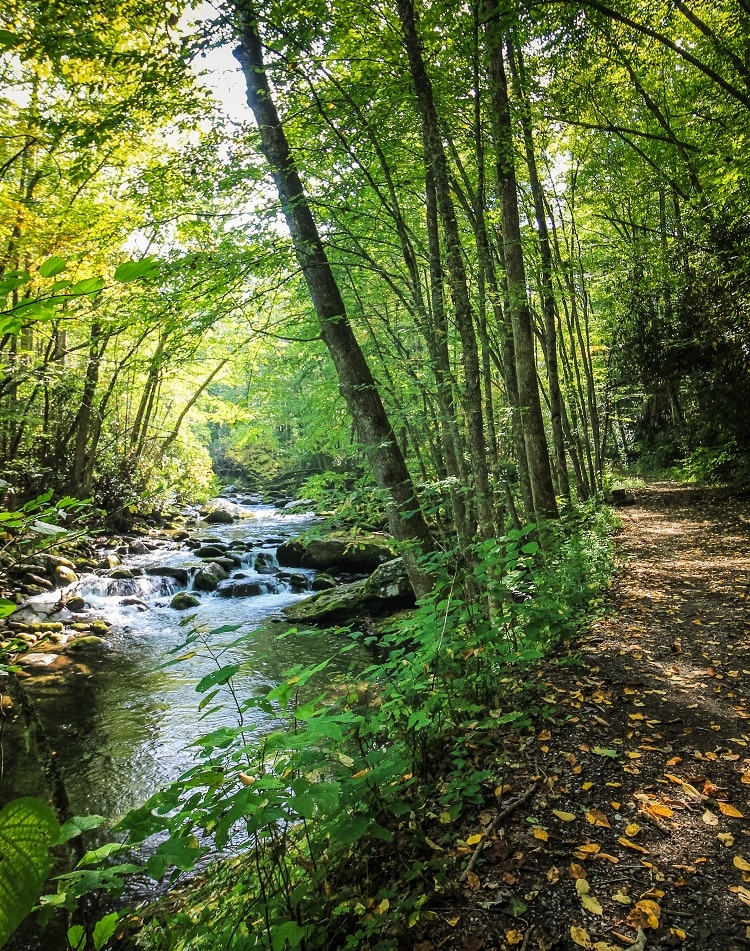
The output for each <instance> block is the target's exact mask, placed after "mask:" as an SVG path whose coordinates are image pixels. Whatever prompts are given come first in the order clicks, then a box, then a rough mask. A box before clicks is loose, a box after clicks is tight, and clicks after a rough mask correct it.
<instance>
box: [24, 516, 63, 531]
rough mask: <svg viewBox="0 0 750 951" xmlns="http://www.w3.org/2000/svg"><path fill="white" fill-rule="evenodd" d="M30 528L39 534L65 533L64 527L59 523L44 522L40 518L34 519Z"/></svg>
mask: <svg viewBox="0 0 750 951" xmlns="http://www.w3.org/2000/svg"><path fill="white" fill-rule="evenodd" d="M29 528H30V529H31V531H32V532H37V533H38V534H39V535H59V534H61V533H62V534H65V529H64V528H61V527H60V526H59V525H52V524H51V523H50V522H42V521H41V520H40V519H36V520H35V521H33V522H32V523H31V525H30V526H29Z"/></svg>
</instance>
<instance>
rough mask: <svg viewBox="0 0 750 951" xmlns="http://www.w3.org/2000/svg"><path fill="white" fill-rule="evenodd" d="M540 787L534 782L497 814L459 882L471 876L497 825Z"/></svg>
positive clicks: (484, 833) (483, 834)
mask: <svg viewBox="0 0 750 951" xmlns="http://www.w3.org/2000/svg"><path fill="white" fill-rule="evenodd" d="M538 788H539V783H538V782H536V783H532V784H531V786H529V788H528V789H527V790H526V792H525V793H522V794H521V795H520V796H518V797H517V798H516V799H513V800H512V801H511V802H509V803H508V805H507V806H506V807H505V808H504V809H503V810H501V811H500V812H498V814H497V815H496V816H495V818H494V819H493V820H492V822H491V823H490V824H489V825H488V826H487V828H486V829H485V831H484V832H483V833H482V838H481V839H480V840H479V842H478V843H477V847H476V848H475V849H474V854H473V855H472V857H471V858H470V859H469V864H468V865H467V866H466V868H465V869H464V870H463V872H462V873H461V877H460V878H459V882H465V881H466V879H467V878H468V877H469V872H471V871H472V870H473V868H474V866H475V865H476V864H477V862H478V861H479V856H480V855H481V853H482V849H483V848H484V843H485V842H486V841H487V839H488V838H489V837H490V836H491V835H492V833H493V832H494V831H495V829H497V827H498V826H499V825H500V824H501V823H502V822H504V821H505V820H506V819H507V818H508V816H509V815H511V813H513V812H515V811H516V809H518V807H519V806H522V805H523V804H524V803H525V802H528V800H529V799H531V797H532V796H533V795H534V793H535V792H536V791H537V789H538Z"/></svg>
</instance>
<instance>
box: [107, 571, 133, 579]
mask: <svg viewBox="0 0 750 951" xmlns="http://www.w3.org/2000/svg"><path fill="white" fill-rule="evenodd" d="M107 577H108V578H120V579H127V578H134V577H135V574H134V573H133V572H132V571H131V570H130V569H129V568H113V569H112V570H111V571H110V572H109V574H108V575H107Z"/></svg>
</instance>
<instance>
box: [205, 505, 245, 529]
mask: <svg viewBox="0 0 750 951" xmlns="http://www.w3.org/2000/svg"><path fill="white" fill-rule="evenodd" d="M201 515H202V516H203V519H204V521H206V522H209V523H211V524H214V525H231V523H232V522H233V521H234V520H235V519H237V518H255V516H254V515H253V513H252V512H248V510H247V509H246V508H243V507H242V506H241V505H237V504H236V503H235V502H230V501H229V500H228V499H211V501H210V502H206V504H205V505H204V506H202V508H201Z"/></svg>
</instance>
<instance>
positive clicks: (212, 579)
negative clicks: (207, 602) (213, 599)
mask: <svg viewBox="0 0 750 951" xmlns="http://www.w3.org/2000/svg"><path fill="white" fill-rule="evenodd" d="M228 577H229V572H227V571H225V570H224V568H222V567H221V565H217V564H216V562H215V561H209V562H208V563H207V564H205V565H203V567H202V568H201V569H200V570H199V571H198V574H197V575H196V576H195V581H194V582H193V584H194V586H195V590H196V591H215V590H216V587H217V586H218V584H219V582H220V581H224V579H225V578H228Z"/></svg>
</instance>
